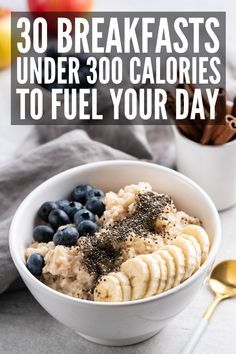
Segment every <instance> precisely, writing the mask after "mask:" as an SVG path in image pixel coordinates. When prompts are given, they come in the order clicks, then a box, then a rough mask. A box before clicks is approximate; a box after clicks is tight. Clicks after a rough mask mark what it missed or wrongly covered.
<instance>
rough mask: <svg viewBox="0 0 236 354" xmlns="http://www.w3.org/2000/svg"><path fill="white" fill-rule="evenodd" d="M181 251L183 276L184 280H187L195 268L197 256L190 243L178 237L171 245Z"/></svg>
mask: <svg viewBox="0 0 236 354" xmlns="http://www.w3.org/2000/svg"><path fill="white" fill-rule="evenodd" d="M172 244H173V245H175V246H177V247H179V248H181V249H182V251H183V253H184V257H185V275H184V280H185V279H187V278H189V277H190V276H191V275H192V274H193V272H194V269H195V268H196V264H197V254H196V251H195V248H194V246H193V244H192V242H191V241H189V240H187V239H186V238H184V237H182V236H178V237H177V238H176V239H175V240H174V241H173V243H172Z"/></svg>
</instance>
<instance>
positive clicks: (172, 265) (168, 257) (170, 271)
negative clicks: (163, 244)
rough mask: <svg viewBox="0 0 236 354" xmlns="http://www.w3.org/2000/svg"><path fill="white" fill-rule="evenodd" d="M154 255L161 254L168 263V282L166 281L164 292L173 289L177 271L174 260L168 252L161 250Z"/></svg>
mask: <svg viewBox="0 0 236 354" xmlns="http://www.w3.org/2000/svg"><path fill="white" fill-rule="evenodd" d="M154 254H159V255H160V256H161V257H162V258H163V259H164V260H165V261H166V266H167V281H166V286H165V288H164V291H166V290H169V289H170V288H173V286H174V282H175V274H176V269H175V262H174V259H173V257H172V255H171V254H170V253H169V252H168V251H167V250H162V249H161V250H158V251H156V252H154Z"/></svg>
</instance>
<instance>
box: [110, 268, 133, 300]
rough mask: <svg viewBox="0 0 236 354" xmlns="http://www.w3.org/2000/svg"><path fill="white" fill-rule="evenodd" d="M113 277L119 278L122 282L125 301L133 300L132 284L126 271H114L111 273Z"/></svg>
mask: <svg viewBox="0 0 236 354" xmlns="http://www.w3.org/2000/svg"><path fill="white" fill-rule="evenodd" d="M109 275H112V276H113V277H115V278H117V279H118V280H119V282H120V285H121V289H122V297H123V301H130V300H131V285H130V282H129V278H128V277H127V275H125V273H124V272H116V273H115V272H114V273H109Z"/></svg>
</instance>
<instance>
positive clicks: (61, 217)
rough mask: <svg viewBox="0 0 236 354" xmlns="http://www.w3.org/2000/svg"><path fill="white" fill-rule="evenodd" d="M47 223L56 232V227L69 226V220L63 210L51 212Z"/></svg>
mask: <svg viewBox="0 0 236 354" xmlns="http://www.w3.org/2000/svg"><path fill="white" fill-rule="evenodd" d="M48 221H49V223H50V225H51V226H52V227H53V229H54V230H57V229H58V227H60V226H62V225H67V224H69V223H70V218H69V216H68V215H67V214H66V213H65V212H64V211H63V210H60V209H56V210H52V211H51V213H50V214H49V216H48Z"/></svg>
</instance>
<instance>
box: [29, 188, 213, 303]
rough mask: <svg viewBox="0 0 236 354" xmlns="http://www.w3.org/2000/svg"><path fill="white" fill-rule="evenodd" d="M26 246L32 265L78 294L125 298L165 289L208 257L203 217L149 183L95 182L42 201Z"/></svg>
mask: <svg viewBox="0 0 236 354" xmlns="http://www.w3.org/2000/svg"><path fill="white" fill-rule="evenodd" d="M32 236H33V239H34V241H33V242H31V244H29V245H28V246H27V248H26V250H25V262H26V267H27V268H28V270H29V271H30V272H31V273H32V274H33V275H34V276H36V277H37V278H38V279H39V280H40V281H41V282H43V283H44V284H45V285H47V286H48V287H50V288H52V289H54V290H56V291H58V292H60V293H63V294H65V295H69V296H72V297H75V298H80V299H85V300H90V301H96V302H124V301H133V300H140V299H144V298H149V297H152V296H155V295H158V294H161V293H163V292H165V291H167V290H169V289H172V288H174V287H176V286H178V285H179V284H181V283H183V282H184V281H185V280H187V279H189V278H190V277H191V276H192V275H193V274H194V273H195V272H196V271H197V270H198V269H199V268H200V267H201V265H202V264H203V263H204V262H205V260H206V259H207V257H208V253H209V247H210V242H209V237H208V234H207V232H206V231H205V229H204V227H203V225H202V221H201V220H200V219H198V218H197V217H195V216H192V215H188V214H187V213H186V212H185V211H182V210H178V208H177V207H176V205H175V201H174V200H173V199H172V197H171V195H169V194H163V193H160V192H159V191H158V190H154V189H153V187H152V185H151V184H150V183H148V182H145V181H140V182H138V183H134V184H127V185H124V186H123V187H122V188H120V189H119V190H118V191H113V190H112V191H108V192H107V193H104V192H103V191H102V190H101V189H98V188H96V187H95V186H92V185H90V184H86V183H83V184H79V185H77V186H75V187H74V189H73V190H72V192H71V193H70V196H69V197H68V199H64V200H57V201H46V202H44V203H43V204H42V205H41V206H40V208H39V210H38V212H37V225H35V227H34V229H33V230H32Z"/></svg>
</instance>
